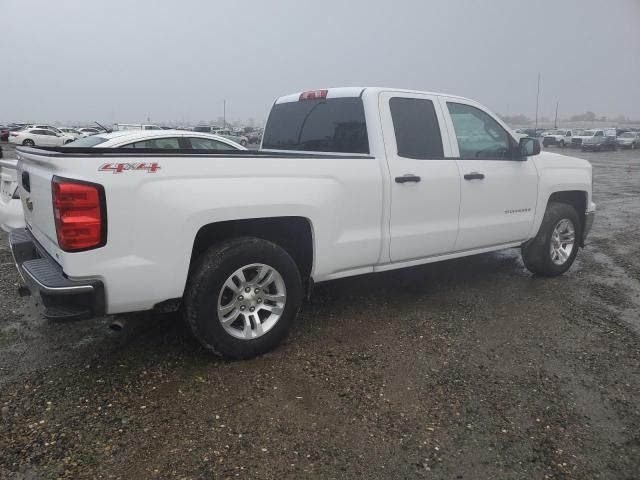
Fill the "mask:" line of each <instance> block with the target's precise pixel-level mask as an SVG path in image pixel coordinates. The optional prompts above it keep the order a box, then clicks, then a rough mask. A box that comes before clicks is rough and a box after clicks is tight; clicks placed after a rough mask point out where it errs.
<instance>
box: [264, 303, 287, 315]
mask: <svg viewBox="0 0 640 480" xmlns="http://www.w3.org/2000/svg"><path fill="white" fill-rule="evenodd" d="M260 310H265V311H267V312H269V313H272V314H274V315H282V312H283V311H284V308H282V307H281V306H272V305H264V304H263V305H262V306H261V307H260Z"/></svg>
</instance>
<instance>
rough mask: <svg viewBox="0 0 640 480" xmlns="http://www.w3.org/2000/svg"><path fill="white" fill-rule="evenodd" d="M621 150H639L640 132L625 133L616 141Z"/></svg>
mask: <svg viewBox="0 0 640 480" xmlns="http://www.w3.org/2000/svg"><path fill="white" fill-rule="evenodd" d="M616 142H617V143H618V146H619V147H620V148H631V149H634V148H638V147H639V146H640V132H625V133H621V134H620V135H618V138H617V139H616Z"/></svg>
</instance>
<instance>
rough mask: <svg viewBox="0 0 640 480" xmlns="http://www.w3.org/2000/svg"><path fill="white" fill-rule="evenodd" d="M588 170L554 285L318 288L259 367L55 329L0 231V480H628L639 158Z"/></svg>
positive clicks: (454, 269) (453, 277) (482, 272)
mask: <svg viewBox="0 0 640 480" xmlns="http://www.w3.org/2000/svg"><path fill="white" fill-rule="evenodd" d="M567 153H570V154H573V155H578V156H583V157H584V158H587V159H588V160H590V161H591V162H592V164H593V166H594V173H595V187H594V188H595V190H594V191H595V193H594V197H595V202H596V203H597V204H598V215H597V217H596V223H595V226H594V230H593V232H592V234H591V237H590V240H589V245H588V247H587V248H586V249H585V250H584V251H581V252H580V254H579V255H578V260H577V262H576V264H575V265H574V267H573V268H572V269H571V270H570V271H569V272H568V274H566V275H565V276H563V277H561V278H554V279H543V278H534V277H532V276H531V275H530V274H529V273H528V272H527V271H526V270H525V269H524V267H523V265H522V262H521V260H520V256H519V251H517V250H509V251H505V252H500V253H494V254H486V255H479V256H475V257H471V258H465V259H460V260H455V261H448V262H443V263H440V264H435V265H429V266H424V267H420V268H413V269H410V270H404V271H396V272H389V273H385V274H376V275H370V276H363V277H358V278H351V279H345V280H340V281H335V282H330V283H326V284H321V285H318V286H317V288H316V291H315V295H314V297H313V299H312V300H311V301H310V302H309V303H307V304H306V306H305V307H304V310H303V313H302V316H301V317H300V319H299V321H298V322H297V324H296V325H295V327H294V329H293V331H292V333H291V335H290V336H289V338H288V340H287V341H286V342H285V343H284V344H283V345H282V346H280V348H278V349H277V350H276V351H274V352H273V353H270V354H268V355H265V356H263V357H261V358H258V359H255V360H250V361H244V362H233V363H227V362H224V361H221V360H218V359H216V358H212V357H210V356H208V355H207V354H206V353H205V352H204V351H203V350H202V349H201V348H199V347H198V345H197V344H196V343H195V342H194V341H193V340H191V338H190V336H189V334H188V332H187V329H186V328H185V327H184V326H183V324H182V323H181V322H180V321H178V320H177V319H176V318H175V317H171V316H168V317H151V316H148V315H140V316H137V317H134V318H132V319H130V321H129V328H128V329H126V330H125V331H124V332H123V333H119V334H118V333H115V332H111V331H109V330H108V329H107V327H106V323H107V321H106V320H105V319H95V320H90V321H84V322H77V323H49V322H46V321H45V320H42V319H41V318H40V317H39V316H38V315H37V313H36V312H35V311H34V309H33V308H32V307H31V301H30V299H28V298H20V297H18V295H17V292H16V288H17V286H18V276H17V274H16V272H15V268H14V266H13V264H12V262H11V256H10V253H9V251H8V248H7V246H6V235H4V234H1V235H0V295H1V297H0V315H1V317H0V409H1V417H0V478H8V479H40V478H45V479H49V478H73V479H80V478H104V479H107V478H109V479H110V478H123V479H138V478H150V479H154V478H185V479H211V478H246V479H285V478H292V479H294V478H295V479H298V478H318V479H334V478H335V479H338V478H344V479H355V478H367V479H414V478H415V479H488V478H496V479H545V478H555V479H616V480H624V479H629V480H630V479H637V478H639V477H640V215H639V213H640V153H639V152H638V151H637V150H636V151H618V152H612V153H580V152H575V151H571V152H567Z"/></svg>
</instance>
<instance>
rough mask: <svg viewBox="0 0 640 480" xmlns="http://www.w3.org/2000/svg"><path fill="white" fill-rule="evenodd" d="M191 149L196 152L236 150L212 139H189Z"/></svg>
mask: <svg viewBox="0 0 640 480" xmlns="http://www.w3.org/2000/svg"><path fill="white" fill-rule="evenodd" d="M189 142H190V143H191V148H193V149H195V150H235V148H234V147H232V146H231V145H229V144H228V143H224V142H220V141H218V140H214V139H212V138H198V137H189Z"/></svg>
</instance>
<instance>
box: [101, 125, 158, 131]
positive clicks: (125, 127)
mask: <svg viewBox="0 0 640 480" xmlns="http://www.w3.org/2000/svg"><path fill="white" fill-rule="evenodd" d="M121 130H162V127H160V126H159V125H151V124H143V123H115V124H114V125H113V131H114V132H117V131H121Z"/></svg>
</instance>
